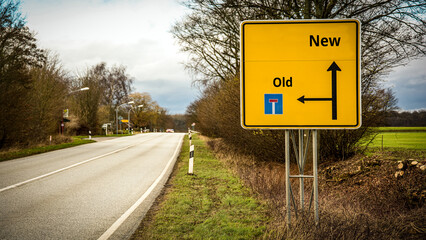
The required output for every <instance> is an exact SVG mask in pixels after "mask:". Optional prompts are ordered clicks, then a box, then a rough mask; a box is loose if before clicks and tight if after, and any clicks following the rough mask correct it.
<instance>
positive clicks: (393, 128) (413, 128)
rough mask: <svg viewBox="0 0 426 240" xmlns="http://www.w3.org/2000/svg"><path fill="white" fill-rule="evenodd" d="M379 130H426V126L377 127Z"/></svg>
mask: <svg viewBox="0 0 426 240" xmlns="http://www.w3.org/2000/svg"><path fill="white" fill-rule="evenodd" d="M377 130H378V131H379V132H416V131H417V132H426V127H378V128H377Z"/></svg>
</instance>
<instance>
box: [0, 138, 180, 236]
mask: <svg viewBox="0 0 426 240" xmlns="http://www.w3.org/2000/svg"><path fill="white" fill-rule="evenodd" d="M183 136H184V135H183V134H178V133H174V134H172V133H150V134H139V135H135V136H131V137H122V138H116V139H112V140H107V141H102V142H97V143H92V144H87V145H82V146H78V147H73V148H68V149H63V150H58V151H54V152H49V153H45V154H40V155H36V156H31V157H26V158H21V159H15V160H11V161H6V162H0V239H108V238H109V239H127V238H128V237H130V236H131V234H132V233H133V232H134V230H135V229H136V228H137V226H138V224H139V223H140V220H141V219H142V218H143V216H144V215H145V213H146V212H147V211H148V209H149V207H150V206H151V204H152V202H153V201H154V199H155V197H156V196H157V194H158V193H159V192H160V190H161V188H162V186H163V185H164V183H165V181H166V180H167V178H168V176H169V174H170V172H171V170H172V168H173V166H174V163H175V160H176V158H177V156H178V154H179V152H180V146H181V143H182V138H183Z"/></svg>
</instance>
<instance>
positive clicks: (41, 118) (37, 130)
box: [26, 54, 69, 142]
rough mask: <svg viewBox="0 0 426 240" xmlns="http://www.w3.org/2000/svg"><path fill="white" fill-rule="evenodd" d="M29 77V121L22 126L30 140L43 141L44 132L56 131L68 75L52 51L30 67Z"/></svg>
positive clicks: (48, 133) (45, 138)
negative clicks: (30, 137) (30, 80)
mask: <svg viewBox="0 0 426 240" xmlns="http://www.w3.org/2000/svg"><path fill="white" fill-rule="evenodd" d="M30 75H31V79H32V81H33V85H32V90H31V91H30V99H29V103H30V104H31V106H30V108H31V119H32V121H31V124H30V125H29V126H27V128H26V130H27V131H28V132H31V133H32V136H33V140H35V141H37V142H38V141H43V140H44V141H47V139H48V138H47V136H49V135H54V134H55V133H58V127H59V125H60V123H61V119H62V113H63V109H65V108H66V97H67V94H68V84H69V79H68V76H67V74H66V72H65V71H64V70H63V69H62V67H61V65H60V62H59V59H58V57H57V56H56V55H52V54H47V60H46V61H45V62H44V63H43V65H42V66H41V67H33V68H31V69H30Z"/></svg>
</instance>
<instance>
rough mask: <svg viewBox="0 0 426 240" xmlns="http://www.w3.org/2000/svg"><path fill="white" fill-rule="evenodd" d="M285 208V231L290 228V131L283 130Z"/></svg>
mask: <svg viewBox="0 0 426 240" xmlns="http://www.w3.org/2000/svg"><path fill="white" fill-rule="evenodd" d="M285 193H286V197H285V206H286V210H287V229H289V228H290V222H291V206H290V198H291V196H290V131H289V130H285Z"/></svg>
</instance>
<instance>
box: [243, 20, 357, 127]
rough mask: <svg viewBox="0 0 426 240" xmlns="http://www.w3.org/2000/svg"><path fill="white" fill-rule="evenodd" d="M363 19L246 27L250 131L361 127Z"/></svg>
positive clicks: (246, 113)
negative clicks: (361, 22)
mask: <svg viewBox="0 0 426 240" xmlns="http://www.w3.org/2000/svg"><path fill="white" fill-rule="evenodd" d="M360 44H361V41H360V23H359V22H358V20H353V19H349V20H291V21H244V22H242V23H241V125H242V126H243V127H244V128H262V129H275V128H277V129H280V128H283V129H300V128H311V129H321V128H331V129H333V128H334V129H340V128H358V127H360V126H361V86H360V74H361V71H360V62H361V61H360V54H361V53H360Z"/></svg>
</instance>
